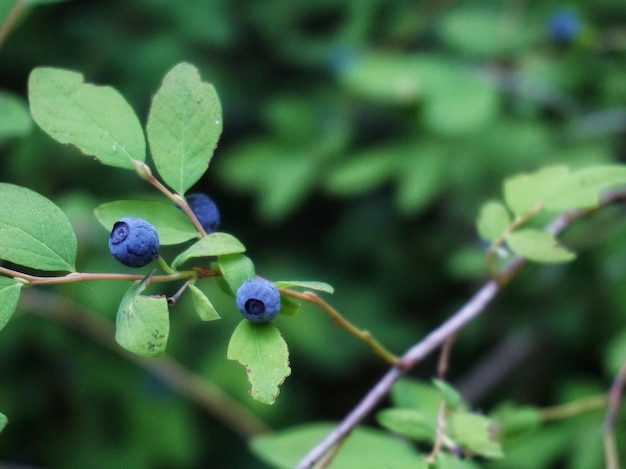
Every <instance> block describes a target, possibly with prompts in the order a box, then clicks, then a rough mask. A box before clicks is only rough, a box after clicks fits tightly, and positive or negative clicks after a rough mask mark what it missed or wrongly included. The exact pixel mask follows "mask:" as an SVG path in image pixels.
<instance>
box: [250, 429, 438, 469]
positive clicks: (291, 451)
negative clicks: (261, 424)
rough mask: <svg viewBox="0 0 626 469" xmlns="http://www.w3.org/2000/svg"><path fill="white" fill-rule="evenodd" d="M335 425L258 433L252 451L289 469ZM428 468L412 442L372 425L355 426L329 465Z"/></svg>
mask: <svg viewBox="0 0 626 469" xmlns="http://www.w3.org/2000/svg"><path fill="white" fill-rule="evenodd" d="M334 428H335V426H334V425H332V424H329V423H312V424H307V425H299V426H297V427H293V428H289V429H287V430H281V431H278V432H273V433H269V434H265V435H261V436H258V437H256V438H254V439H253V440H252V443H251V448H252V451H253V452H254V453H255V454H256V455H257V456H258V457H259V458H261V459H262V460H263V461H265V462H266V463H267V464H270V465H271V466H272V467H275V468H280V469H290V468H292V467H294V466H295V465H296V464H297V463H298V461H299V460H300V459H301V458H302V457H303V456H304V455H305V454H306V453H307V452H308V451H309V450H310V449H311V448H312V447H313V446H314V445H315V444H317V443H319V441H320V440H322V439H323V438H324V437H325V436H327V435H328V434H329V433H330V432H331V431H332V430H333V429H334ZM392 462H393V469H427V467H428V464H427V463H426V460H425V459H424V458H423V457H422V456H420V455H419V454H418V453H417V452H416V451H415V450H414V449H413V448H411V446H410V445H408V444H406V443H405V442H403V441H401V440H399V439H397V438H395V437H393V436H391V435H389V434H388V433H385V432H381V431H380V430H374V429H371V428H363V427H357V428H355V429H354V430H353V431H352V432H351V433H350V436H349V437H348V438H346V440H345V442H343V444H342V445H341V450H340V451H338V452H337V454H336V455H335V457H334V458H333V462H332V463H331V464H330V466H329V467H330V468H333V467H336V468H340V469H381V468H384V467H389V465H390V464H391V463H392Z"/></svg>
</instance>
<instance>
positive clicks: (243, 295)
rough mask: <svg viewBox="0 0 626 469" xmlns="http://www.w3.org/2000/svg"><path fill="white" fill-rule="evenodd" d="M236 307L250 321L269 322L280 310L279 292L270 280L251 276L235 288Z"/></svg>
mask: <svg viewBox="0 0 626 469" xmlns="http://www.w3.org/2000/svg"><path fill="white" fill-rule="evenodd" d="M236 300H237V308H238V309H239V311H241V314H243V316H244V317H245V318H246V319H248V320H249V321H251V322H255V323H261V322H269V321H271V320H272V319H274V318H275V317H276V315H277V314H278V312H279V311H280V293H279V292H278V288H276V285H274V284H273V283H272V282H270V281H268V280H265V279H262V278H253V279H250V280H246V281H245V282H244V283H243V284H242V285H241V286H240V287H239V289H238V290H237V299H236Z"/></svg>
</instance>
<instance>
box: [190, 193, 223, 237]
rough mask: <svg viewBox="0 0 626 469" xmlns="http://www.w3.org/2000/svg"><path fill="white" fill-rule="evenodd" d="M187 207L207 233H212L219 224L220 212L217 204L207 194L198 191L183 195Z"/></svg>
mask: <svg viewBox="0 0 626 469" xmlns="http://www.w3.org/2000/svg"><path fill="white" fill-rule="evenodd" d="M185 200H187V203H188V204H189V208H191V211H192V212H193V213H194V215H195V216H196V218H197V219H198V221H199V222H200V224H201V225H202V228H204V231H206V232H207V233H213V232H214V231H215V230H217V227H218V226H219V224H220V212H219V210H218V209H217V205H215V202H213V199H211V198H210V197H209V196H208V195H206V194H202V193H198V194H189V195H187V196H186V197H185Z"/></svg>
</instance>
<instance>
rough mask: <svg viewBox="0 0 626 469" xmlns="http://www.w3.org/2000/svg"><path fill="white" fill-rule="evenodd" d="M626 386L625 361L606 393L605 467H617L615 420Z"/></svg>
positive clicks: (617, 468) (615, 468)
mask: <svg viewBox="0 0 626 469" xmlns="http://www.w3.org/2000/svg"><path fill="white" fill-rule="evenodd" d="M625 386H626V362H624V363H623V364H622V367H621V368H620V370H619V372H618V373H617V376H616V377H615V380H614V381H613V384H612V385H611V389H609V395H608V401H609V405H608V409H607V411H606V417H605V419H604V455H605V458H606V467H607V469H619V459H618V457H617V443H616V442H615V421H616V420H617V413H618V411H619V406H620V401H621V398H622V394H623V392H624V387H625Z"/></svg>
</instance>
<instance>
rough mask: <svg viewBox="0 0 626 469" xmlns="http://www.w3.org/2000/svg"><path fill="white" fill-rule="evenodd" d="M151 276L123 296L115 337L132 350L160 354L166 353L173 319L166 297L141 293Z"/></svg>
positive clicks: (127, 348) (146, 355) (149, 355)
mask: <svg viewBox="0 0 626 469" xmlns="http://www.w3.org/2000/svg"><path fill="white" fill-rule="evenodd" d="M148 278H149V277H146V278H145V279H144V280H142V281H141V282H137V283H135V284H133V285H132V286H131V287H130V288H129V289H128V291H127V292H126V294H125V295H124V298H122V302H121V303H120V307H119V309H118V311H117V320H116V323H115V340H116V341H117V343H118V344H119V345H120V346H121V347H123V348H124V349H126V350H128V351H129V352H132V353H136V354H137V355H142V356H144V357H156V356H159V355H162V354H163V352H165V347H166V345H167V338H168V336H169V333H170V318H169V311H168V309H167V299H166V298H165V297H164V296H142V295H140V293H141V292H142V291H143V290H144V289H145V287H146V283H147V282H148Z"/></svg>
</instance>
